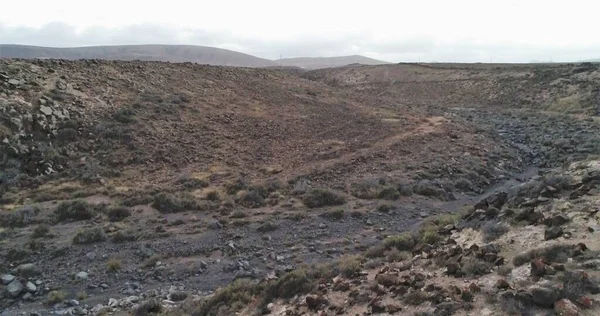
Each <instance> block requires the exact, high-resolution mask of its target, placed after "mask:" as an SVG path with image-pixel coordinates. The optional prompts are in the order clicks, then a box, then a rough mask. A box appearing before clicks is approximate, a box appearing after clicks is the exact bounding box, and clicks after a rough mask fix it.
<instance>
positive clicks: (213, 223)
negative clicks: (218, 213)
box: [208, 220, 223, 229]
mask: <svg viewBox="0 0 600 316" xmlns="http://www.w3.org/2000/svg"><path fill="white" fill-rule="evenodd" d="M208 228H210V229H221V228H223V224H221V222H219V221H218V220H212V221H210V222H209V223H208Z"/></svg>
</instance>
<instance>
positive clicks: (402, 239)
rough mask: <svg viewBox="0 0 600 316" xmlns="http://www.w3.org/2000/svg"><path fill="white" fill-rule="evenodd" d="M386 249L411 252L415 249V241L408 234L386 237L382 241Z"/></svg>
mask: <svg viewBox="0 0 600 316" xmlns="http://www.w3.org/2000/svg"><path fill="white" fill-rule="evenodd" d="M383 244H384V246H385V247H386V248H387V249H392V248H395V249H398V250H400V251H411V250H412V249H413V248H414V247H415V240H414V239H413V237H412V236H411V234H409V233H402V234H400V235H396V236H390V237H387V238H386V239H385V240H384V241H383Z"/></svg>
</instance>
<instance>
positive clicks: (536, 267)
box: [531, 259, 546, 277]
mask: <svg viewBox="0 0 600 316" xmlns="http://www.w3.org/2000/svg"><path fill="white" fill-rule="evenodd" d="M544 274H546V264H545V263H544V262H543V261H542V259H534V260H531V275H532V276H537V277H541V276H544Z"/></svg>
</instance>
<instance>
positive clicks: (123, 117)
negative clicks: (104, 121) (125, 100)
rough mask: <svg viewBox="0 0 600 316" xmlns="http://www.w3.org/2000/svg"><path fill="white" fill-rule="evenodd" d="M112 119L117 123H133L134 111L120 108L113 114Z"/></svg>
mask: <svg viewBox="0 0 600 316" xmlns="http://www.w3.org/2000/svg"><path fill="white" fill-rule="evenodd" d="M112 117H113V119H114V120H115V121H117V122H119V123H123V124H129V123H133V122H135V111H134V110H133V109H132V108H130V107H122V108H120V109H118V110H117V111H116V112H115V113H113V116H112Z"/></svg>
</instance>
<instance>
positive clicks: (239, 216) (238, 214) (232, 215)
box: [229, 210, 248, 218]
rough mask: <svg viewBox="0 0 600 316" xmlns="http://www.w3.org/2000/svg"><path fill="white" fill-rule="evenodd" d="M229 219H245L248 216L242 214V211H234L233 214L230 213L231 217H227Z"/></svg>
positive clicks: (244, 213)
mask: <svg viewBox="0 0 600 316" xmlns="http://www.w3.org/2000/svg"><path fill="white" fill-rule="evenodd" d="M229 217H231V218H245V217H248V214H247V213H246V212H244V211H241V210H237V211H234V212H233V213H231V215H229Z"/></svg>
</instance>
